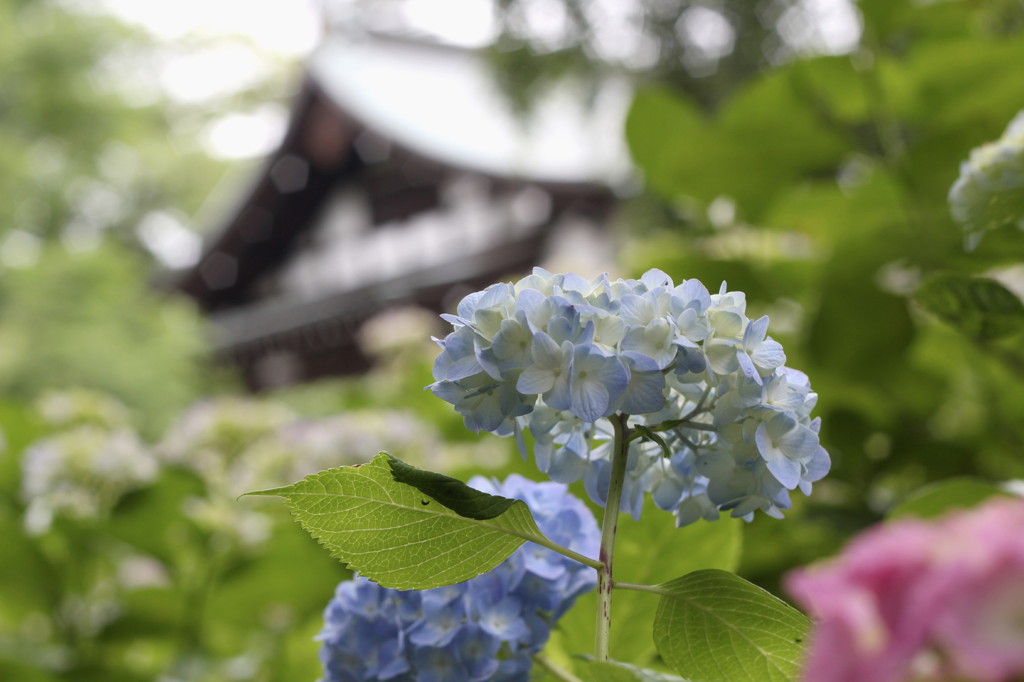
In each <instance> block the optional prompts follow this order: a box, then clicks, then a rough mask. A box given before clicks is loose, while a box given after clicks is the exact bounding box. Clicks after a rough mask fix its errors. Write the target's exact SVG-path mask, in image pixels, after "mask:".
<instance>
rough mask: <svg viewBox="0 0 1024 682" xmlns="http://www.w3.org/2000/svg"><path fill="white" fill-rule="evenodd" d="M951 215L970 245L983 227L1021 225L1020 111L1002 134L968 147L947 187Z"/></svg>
mask: <svg viewBox="0 0 1024 682" xmlns="http://www.w3.org/2000/svg"><path fill="white" fill-rule="evenodd" d="M949 205H950V211H951V213H952V214H953V219H954V220H956V221H957V222H958V223H960V225H961V226H963V228H964V230H965V231H966V232H967V246H968V248H974V247H975V246H976V245H977V244H978V242H979V241H980V240H981V237H982V234H983V233H984V232H985V231H987V230H994V229H996V228H999V227H1002V226H1004V225H1009V224H1016V225H1017V226H1018V227H1021V228H1024V111H1021V112H1020V113H1018V114H1017V116H1016V117H1015V118H1014V119H1013V121H1011V122H1010V125H1009V126H1008V127H1007V129H1006V132H1004V133H1003V136H1002V137H1001V138H999V139H998V140H996V141H995V142H990V143H988V144H983V145H982V146H980V147H977V148H975V149H973V150H972V151H971V154H970V156H969V157H968V159H967V160H966V161H964V162H963V163H962V164H960V176H959V177H958V178H957V179H956V182H954V183H953V186H952V187H951V188H950V190H949Z"/></svg>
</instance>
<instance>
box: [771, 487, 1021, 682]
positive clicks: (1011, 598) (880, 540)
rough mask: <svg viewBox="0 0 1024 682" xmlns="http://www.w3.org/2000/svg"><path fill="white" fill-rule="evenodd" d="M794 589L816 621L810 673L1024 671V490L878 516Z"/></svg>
mask: <svg viewBox="0 0 1024 682" xmlns="http://www.w3.org/2000/svg"><path fill="white" fill-rule="evenodd" d="M787 589H788V591H789V592H790V594H792V595H793V596H794V597H795V598H796V599H797V600H798V601H799V602H800V603H801V604H802V605H804V606H805V607H806V608H807V610H808V611H809V612H810V613H811V615H812V616H813V617H814V618H815V619H816V621H817V625H816V627H815V630H814V632H813V634H812V637H811V642H810V647H809V652H808V658H807V662H806V665H805V668H804V677H803V680H804V682H863V681H865V680H871V682H903V681H908V680H954V679H969V680H974V681H975V682H1006V681H1007V680H1010V679H1012V678H1013V677H1014V676H1019V675H1021V674H1024V500H1020V499H1003V498H1000V499H998V500H992V501H990V502H988V503H986V504H985V505H984V506H982V507H979V508H977V509H974V510H970V511H964V512H958V513H955V514H951V515H949V516H947V517H945V518H943V519H940V520H937V521H934V522H926V521H919V520H902V521H895V522H892V523H887V524H884V525H880V526H877V527H875V528H872V529H870V530H868V531H867V532H865V533H863V534H862V535H860V536H859V537H857V538H855V539H854V540H853V542H851V543H850V545H849V546H848V547H847V548H846V549H845V550H844V551H843V553H842V554H841V555H840V556H839V557H838V558H837V559H835V560H832V561H830V562H827V563H825V564H822V565H819V566H812V567H809V568H804V569H801V570H798V571H796V572H794V573H792V574H790V575H789V576H788V578H787Z"/></svg>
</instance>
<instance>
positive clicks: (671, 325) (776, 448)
mask: <svg viewBox="0 0 1024 682" xmlns="http://www.w3.org/2000/svg"><path fill="white" fill-rule="evenodd" d="M442 317H443V318H444V319H445V320H446V321H448V322H449V323H451V325H452V328H453V329H452V332H451V333H450V334H449V335H448V336H446V337H445V338H444V339H435V340H436V341H437V343H438V345H439V346H440V347H441V353H440V355H438V357H437V360H436V362H435V364H434V378H435V379H436V382H435V383H433V384H432V385H431V386H430V389H431V390H432V391H433V392H434V394H435V395H437V396H438V397H440V398H442V399H443V400H445V401H447V402H449V403H451V404H452V405H454V406H455V409H456V411H458V412H459V414H461V415H462V416H463V418H464V420H465V423H466V426H467V427H468V428H470V429H472V430H475V431H491V432H494V433H496V434H498V435H501V436H515V437H516V439H517V442H518V443H519V444H520V449H521V450H523V451H524V452H525V442H526V440H525V438H524V434H525V432H527V431H528V432H529V433H530V434H531V435H532V436H533V453H534V457H535V460H536V462H537V466H538V468H539V469H540V470H541V471H542V472H544V473H546V474H547V475H548V476H550V477H551V478H552V479H553V480H555V481H558V482H560V483H574V482H576V481H579V480H581V479H582V480H583V481H584V483H585V486H586V489H587V491H588V494H589V495H590V496H591V498H593V499H594V501H595V502H597V503H598V504H602V505H603V504H604V498H605V496H606V491H607V487H608V477H609V476H610V466H611V463H610V455H611V438H612V426H611V423H610V421H609V417H611V416H612V415H616V414H625V415H630V424H631V426H634V427H641V428H642V429H646V432H645V434H646V437H645V438H638V439H635V440H633V441H631V443H630V451H629V460H628V471H627V474H626V481H625V489H624V494H623V502H622V508H623V510H624V511H629V512H630V513H631V514H632V515H633V516H634V517H637V516H639V514H640V509H641V508H642V505H643V495H644V493H645V492H649V493H651V494H652V496H653V498H654V501H655V503H656V504H657V505H658V506H659V507H661V508H662V509H665V510H667V511H671V512H672V513H673V514H675V516H676V520H677V523H678V524H679V525H685V524H688V523H692V522H694V521H696V520H697V519H699V518H705V519H709V520H713V519H716V518H718V514H719V512H720V511H725V510H728V511H731V513H732V515H733V516H738V517H743V518H746V519H748V520H749V519H750V518H751V517H752V515H753V513H754V511H755V510H757V509H760V510H762V511H764V512H766V513H768V514H770V515H772V516H776V517H778V516H781V512H782V510H785V509H787V508H789V506H790V499H789V492H790V491H791V490H795V489H797V488H799V489H800V490H801V491H802V492H804V493H805V494H808V493H810V490H811V484H812V483H813V482H814V481H817V480H818V479H820V478H821V477H823V476H824V475H825V474H826V473H827V472H828V470H829V466H830V462H829V457H828V454H827V453H826V452H825V450H824V448H822V447H821V445H820V443H819V439H818V431H819V428H820V422H819V420H817V419H812V418H811V416H810V413H811V410H812V409H813V408H814V405H815V403H816V402H817V394H816V393H814V391H812V390H811V386H810V382H809V380H808V378H807V376H806V375H805V374H803V373H802V372H799V371H797V370H794V369H791V368H788V367H786V366H785V362H786V355H785V352H784V351H783V349H782V346H781V345H780V344H779V343H778V342H777V341H775V340H774V339H772V338H771V337H770V336H768V318H767V317H762V318H760V319H756V320H750V319H749V318H748V317H747V315H746V296H745V295H744V294H743V292H738V291H729V290H728V289H727V288H726V286H725V284H724V283H723V284H722V287H721V289H720V290H719V292H718V293H716V294H711V293H710V292H709V291H708V290H707V289H706V288H705V287H704V285H703V284H701V283H700V282H699V281H697V280H695V279H690V280H685V281H683V282H681V283H680V284H678V285H677V284H675V283H674V282H673V281H672V279H671V278H670V277H669V276H668V275H666V274H665V273H664V272H661V271H660V270H650V271H648V272H647V273H645V274H644V275H643V277H641V278H640V279H639V280H634V279H628V280H623V279H619V280H614V281H612V280H610V279H609V278H608V277H607V275H602V276H600V277H597V278H595V279H594V280H592V281H587V280H585V279H583V278H582V277H579V276H578V275H572V274H559V275H555V274H552V273H550V272H547V271H546V270H543V269H541V268H536V269H535V270H534V271H533V273H532V274H531V275H529V276H528V277H525V278H524V279H522V280H520V281H518V282H516V283H514V284H513V283H508V282H506V283H500V284H495V285H493V286H490V287H488V288H487V289H485V290H484V291H479V292H475V293H473V294H470V295H469V296H467V297H466V298H464V299H463V300H462V301H461V302H460V303H459V305H458V308H457V310H456V314H454V315H443V316H442Z"/></svg>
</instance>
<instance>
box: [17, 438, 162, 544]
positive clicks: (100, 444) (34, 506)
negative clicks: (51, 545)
mask: <svg viewBox="0 0 1024 682" xmlns="http://www.w3.org/2000/svg"><path fill="white" fill-rule="evenodd" d="M21 467H22V477H21V492H22V496H23V497H24V499H25V501H26V502H27V503H28V504H27V508H26V510H25V526H26V528H27V529H28V530H29V532H31V533H34V534H40V533H44V532H46V531H47V530H48V529H49V528H50V525H51V524H52V522H53V519H54V517H55V516H66V517H69V518H74V519H80V520H89V519H98V518H102V517H103V516H105V515H106V514H107V513H109V511H110V510H111V508H113V506H114V504H115V503H116V502H117V501H118V500H119V499H120V498H121V496H122V495H124V494H125V493H127V492H129V491H131V490H134V489H135V488H138V487H141V486H143V485H145V484H146V483H149V482H150V481H153V480H154V479H155V478H156V476H157V473H158V472H159V463H158V461H157V459H156V457H154V456H153V454H152V453H151V452H150V450H149V449H148V448H147V447H146V446H145V445H144V444H143V442H142V441H141V440H140V439H139V437H138V436H137V435H136V433H135V432H134V431H132V430H131V429H130V428H127V427H123V428H116V429H108V428H103V427H101V426H97V425H91V424H87V425H82V426H76V427H74V428H71V429H68V430H66V431H63V432H61V433H59V434H56V435H54V436H51V437H48V438H45V439H42V440H39V441H36V442H35V443H33V444H32V445H30V446H29V447H28V448H26V450H25V453H24V455H23V456H22V461H21Z"/></svg>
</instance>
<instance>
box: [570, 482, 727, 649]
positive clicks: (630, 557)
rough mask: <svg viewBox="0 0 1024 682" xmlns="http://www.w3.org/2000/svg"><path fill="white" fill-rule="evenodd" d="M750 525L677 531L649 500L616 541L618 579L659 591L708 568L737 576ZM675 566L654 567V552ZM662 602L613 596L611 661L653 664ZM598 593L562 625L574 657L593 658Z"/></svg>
mask: <svg viewBox="0 0 1024 682" xmlns="http://www.w3.org/2000/svg"><path fill="white" fill-rule="evenodd" d="M745 525H746V524H744V523H743V521H741V520H739V519H732V518H728V517H724V518H721V519H719V520H718V521H698V522H697V523H694V524H692V525H689V526H686V527H684V528H676V524H675V518H673V516H672V515H671V514H670V513H668V512H666V511H664V510H661V509H658V507H657V506H656V505H655V504H654V501H653V500H652V499H651V497H650V495H647V496H645V499H644V507H643V513H642V515H641V516H640V520H639V521H633V520H632V519H627V518H622V519H621V520H620V523H619V532H618V535H617V537H616V539H615V579H616V580H620V581H624V582H629V583H638V584H642V585H656V584H659V583H663V582H666V581H669V580H671V579H672V578H673V577H675V576H678V575H680V574H686V573H690V572H692V571H698V570H701V569H706V568H718V569H721V570H725V571H733V570H736V568H737V566H738V565H739V560H740V553H741V548H742V545H743V531H744V527H745ZM652 547H656V548H657V552H658V555H659V556H662V557H671V560H666V561H652V560H651V551H652V550H651V548H652ZM657 604H658V600H657V596H656V595H653V594H650V593H647V592H637V591H633V590H616V591H615V594H614V595H613V596H612V628H611V655H612V656H613V657H615V658H616V659H618V660H620V661H632V662H634V663H639V664H640V665H645V666H646V665H651V664H653V663H654V661H655V658H656V654H657V651H656V650H655V648H654V640H653V639H652V638H651V622H652V621H653V619H654V612H655V609H656V608H657ZM596 608H597V602H596V596H595V593H594V592H589V593H587V594H585V595H583V596H581V597H580V598H579V600H578V601H577V603H576V606H574V607H573V608H572V610H570V611H569V613H567V614H565V616H563V617H562V619H561V620H559V622H558V628H559V630H561V631H562V632H563V633H564V634H565V640H566V647H567V648H568V650H569V651H570V652H572V653H585V652H592V651H593V647H594V611H595V609H596Z"/></svg>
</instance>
